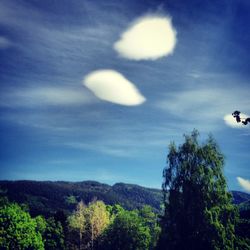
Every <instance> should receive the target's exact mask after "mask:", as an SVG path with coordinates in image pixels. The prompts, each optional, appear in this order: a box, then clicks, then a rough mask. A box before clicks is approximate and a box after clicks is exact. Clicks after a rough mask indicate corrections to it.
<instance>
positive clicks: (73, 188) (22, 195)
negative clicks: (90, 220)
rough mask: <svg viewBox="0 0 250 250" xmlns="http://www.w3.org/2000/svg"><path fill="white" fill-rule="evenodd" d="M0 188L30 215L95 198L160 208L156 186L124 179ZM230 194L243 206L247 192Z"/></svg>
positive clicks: (31, 183)
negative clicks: (106, 182) (150, 186)
mask: <svg viewBox="0 0 250 250" xmlns="http://www.w3.org/2000/svg"><path fill="white" fill-rule="evenodd" d="M0 190H1V193H2V195H5V196H7V197H8V198H9V200H10V201H15V202H18V203H24V204H27V205H28V206H29V209H30V212H31V214H32V215H37V214H43V215H45V216H49V215H51V214H53V213H55V212H56V211H57V210H64V211H65V212H66V213H67V212H70V211H72V210H73V209H74V208H75V206H76V203H77V202H79V201H80V200H83V201H84V203H86V204H87V203H89V202H90V201H92V200H93V199H99V200H103V201H104V202H105V203H106V204H110V205H113V204H117V203H119V204H120V205H122V206H123V207H124V208H126V209H136V208H140V207H142V206H143V205H150V206H152V207H153V208H154V210H155V211H156V212H159V211H160V206H161V203H162V192H161V190H160V189H153V188H146V187H141V186H138V185H134V184H124V183H116V184H114V185H113V186H110V185H107V184H103V183H99V182H96V181H83V182H65V181H56V182H52V181H0ZM232 194H233V202H234V203H235V204H237V205H239V207H240V208H241V207H242V208H246V205H247V204H249V202H250V195H249V194H246V193H243V192H238V191H232Z"/></svg>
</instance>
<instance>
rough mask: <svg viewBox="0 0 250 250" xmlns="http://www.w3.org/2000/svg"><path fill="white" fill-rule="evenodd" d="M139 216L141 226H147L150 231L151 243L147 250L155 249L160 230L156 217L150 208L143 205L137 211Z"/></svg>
mask: <svg viewBox="0 0 250 250" xmlns="http://www.w3.org/2000/svg"><path fill="white" fill-rule="evenodd" d="M138 214H139V216H140V217H141V218H142V221H143V225H144V226H147V227H148V228H149V230H150V235H151V242H150V246H149V249H154V248H155V247H156V244H157V241H158V239H159V234H160V231H161V228H160V226H159V223H158V216H157V214H155V213H154V212H153V211H152V207H150V206H148V205H145V206H143V207H142V208H141V209H140V210H139V211H138Z"/></svg>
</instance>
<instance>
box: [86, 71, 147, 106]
mask: <svg viewBox="0 0 250 250" xmlns="http://www.w3.org/2000/svg"><path fill="white" fill-rule="evenodd" d="M83 83H84V85H85V86H86V87H87V88H88V89H90V90H91V91H92V92H93V93H94V94H95V95H96V96H97V97H98V98H100V99H101V100H105V101H109V102H113V103H117V104H121V105H126V106H134V105H140V104H142V103H143V102H144V101H145V100H146V98H145V97H144V96H143V95H142V94H141V93H140V91H139V90H138V89H137V88H136V86H135V85H134V84H133V83H132V82H130V81H129V80H128V79H126V78H125V77H124V76H123V75H122V74H120V73H119V72H117V71H115V70H107V69H105V70H97V71H94V72H91V73H89V74H88V75H87V76H86V77H85V78H84V81H83Z"/></svg>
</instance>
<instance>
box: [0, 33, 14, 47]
mask: <svg viewBox="0 0 250 250" xmlns="http://www.w3.org/2000/svg"><path fill="white" fill-rule="evenodd" d="M11 45H12V43H11V41H10V40H9V39H7V38H6V37H4V36H0V49H7V48H9V47H10V46H11Z"/></svg>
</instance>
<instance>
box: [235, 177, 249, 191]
mask: <svg viewBox="0 0 250 250" xmlns="http://www.w3.org/2000/svg"><path fill="white" fill-rule="evenodd" d="M237 181H238V182H239V184H240V186H241V187H242V188H243V189H244V190H245V191H247V192H250V181H249V180H246V179H243V178H241V177H237Z"/></svg>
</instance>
